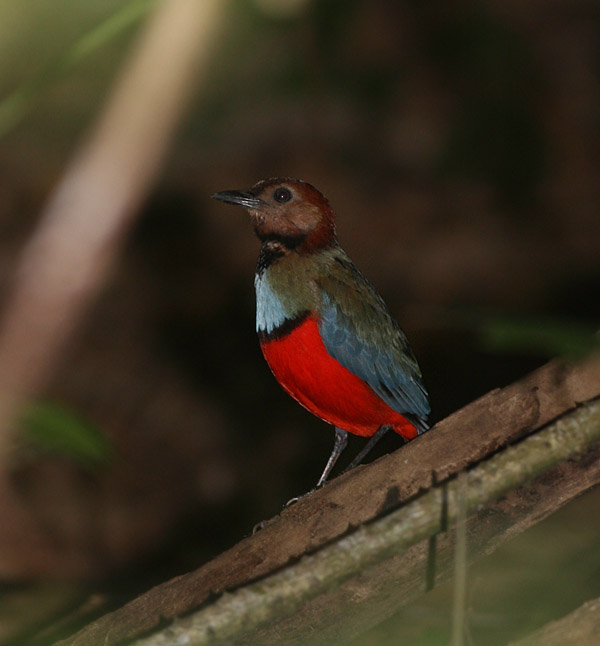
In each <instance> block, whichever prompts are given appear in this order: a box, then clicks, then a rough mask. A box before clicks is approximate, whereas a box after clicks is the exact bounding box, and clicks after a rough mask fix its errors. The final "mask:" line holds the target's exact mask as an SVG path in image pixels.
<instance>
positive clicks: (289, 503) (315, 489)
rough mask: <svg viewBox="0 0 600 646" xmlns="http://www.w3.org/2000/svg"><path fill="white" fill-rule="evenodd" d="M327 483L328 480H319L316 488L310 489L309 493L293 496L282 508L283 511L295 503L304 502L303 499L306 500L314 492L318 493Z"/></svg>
mask: <svg viewBox="0 0 600 646" xmlns="http://www.w3.org/2000/svg"><path fill="white" fill-rule="evenodd" d="M328 483H329V481H328V480H323V481H321V480H319V482H318V483H317V486H316V487H314V488H313V489H311V490H310V491H307V492H306V493H303V494H302V495H301V496H295V497H294V498H290V499H289V500H288V501H287V502H286V503H285V505H284V506H283V509H287V508H288V507H291V506H292V505H295V504H296V503H297V502H300V501H301V500H304V498H308V497H309V496H310V495H311V494H313V493H315V491H318V490H319V489H322V488H323V487H324V486H325V485H326V484H328Z"/></svg>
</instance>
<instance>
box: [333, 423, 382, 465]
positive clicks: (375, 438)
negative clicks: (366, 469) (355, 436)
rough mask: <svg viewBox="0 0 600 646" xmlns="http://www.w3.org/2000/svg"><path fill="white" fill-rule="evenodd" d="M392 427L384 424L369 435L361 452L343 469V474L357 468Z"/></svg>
mask: <svg viewBox="0 0 600 646" xmlns="http://www.w3.org/2000/svg"><path fill="white" fill-rule="evenodd" d="M391 428H392V427H391V426H389V425H388V424H384V425H383V426H380V427H379V428H378V429H377V431H376V432H375V434H374V435H371V438H370V439H369V441H368V442H367V443H366V444H365V446H364V447H363V449H362V451H361V452H360V453H359V454H358V455H357V456H356V457H355V458H354V460H352V462H350V464H349V465H348V466H347V467H346V468H345V469H344V471H343V473H346V471H350V469H354V467H357V466H358V465H359V464H360V463H361V462H362V461H363V460H364V459H365V458H366V457H367V454H368V453H369V451H370V450H371V449H372V448H373V447H374V446H375V445H376V444H377V442H379V440H380V439H381V438H382V437H383V436H384V435H385V434H386V433H387V432H388V431H389V430H390V429H391Z"/></svg>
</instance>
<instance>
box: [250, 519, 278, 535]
mask: <svg viewBox="0 0 600 646" xmlns="http://www.w3.org/2000/svg"><path fill="white" fill-rule="evenodd" d="M279 518H280V516H279V514H277V515H276V516H273V518H267V520H261V521H260V523H256V525H254V527H253V528H252V534H256V533H258V532H260V530H261V529H264V528H265V527H267V526H268V525H270V524H271V523H272V522H274V521H276V520H279Z"/></svg>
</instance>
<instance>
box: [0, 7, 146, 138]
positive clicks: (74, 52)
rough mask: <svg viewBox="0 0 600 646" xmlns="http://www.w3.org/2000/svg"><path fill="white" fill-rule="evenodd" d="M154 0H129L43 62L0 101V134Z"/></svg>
mask: <svg viewBox="0 0 600 646" xmlns="http://www.w3.org/2000/svg"><path fill="white" fill-rule="evenodd" d="M155 1H156V0H130V1H129V2H127V3H125V5H124V6H123V7H121V8H120V9H119V10H117V11H115V13H114V14H112V15H110V16H109V17H108V18H107V19H106V20H104V21H103V22H101V23H100V24H99V25H98V26H96V27H94V28H92V29H90V30H89V31H88V32H86V33H84V34H83V35H82V36H81V37H80V38H79V39H78V40H76V41H75V42H74V43H73V44H72V45H71V47H69V48H68V49H67V50H66V51H64V52H62V53H61V54H60V55H59V56H58V57H57V58H56V59H54V60H51V61H50V62H49V63H46V64H43V65H42V69H41V70H40V71H38V72H37V73H36V74H35V75H34V76H33V78H31V79H30V80H27V81H24V82H23V83H22V84H21V85H20V86H19V87H18V88H17V89H16V90H15V91H14V92H12V93H11V94H9V95H8V96H6V97H4V98H3V99H2V100H1V101H0V137H3V136H4V135H5V134H6V133H7V132H9V131H10V130H12V129H13V128H14V127H15V126H16V125H17V124H18V123H19V122H20V121H21V120H22V119H23V118H24V117H25V116H26V115H27V114H28V113H29V111H30V110H31V109H32V107H33V106H34V104H35V102H36V101H37V100H39V98H40V97H41V95H42V94H43V93H44V92H45V91H46V90H47V89H48V88H50V87H51V86H52V85H53V84H54V83H55V82H56V81H58V80H59V79H60V78H61V77H62V76H64V75H65V74H68V73H69V72H70V71H71V69H72V68H74V67H75V66H76V65H77V64H78V63H79V62H81V61H82V60H83V59H84V58H86V57H87V56H89V55H90V54H91V53H93V52H95V51H96V50H97V49H100V48H101V47H104V46H106V45H107V44H108V43H110V42H111V41H112V40H113V39H114V38H115V36H117V35H119V34H120V33H121V32H122V31H123V30H125V29H127V28H128V27H129V26H130V25H132V24H134V23H136V22H137V21H138V20H139V19H140V18H141V17H142V16H143V15H145V13H146V12H147V11H148V9H149V8H150V7H151V6H152V4H154V2H155Z"/></svg>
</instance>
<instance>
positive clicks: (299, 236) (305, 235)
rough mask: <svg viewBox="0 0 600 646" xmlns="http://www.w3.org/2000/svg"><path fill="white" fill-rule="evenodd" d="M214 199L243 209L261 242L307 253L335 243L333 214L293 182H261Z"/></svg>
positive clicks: (314, 194) (310, 188) (312, 192)
mask: <svg viewBox="0 0 600 646" xmlns="http://www.w3.org/2000/svg"><path fill="white" fill-rule="evenodd" d="M212 197H213V198H214V199H215V200H220V201H221V202H226V203H227V204H236V205H238V206H243V207H244V208H245V209H246V210H247V211H248V213H249V214H250V219H251V220H252V224H253V226H254V230H255V232H256V235H257V236H258V237H259V238H260V239H261V241H262V242H263V243H265V242H269V241H275V242H277V243H279V244H281V245H283V246H284V247H285V248H287V249H288V250H295V251H297V252H299V253H310V252H313V251H318V250H320V249H326V248H328V247H331V246H333V245H335V244H337V240H336V234H335V214H334V212H333V209H332V208H331V206H330V205H329V202H328V201H327V199H326V198H325V196H324V195H323V194H322V193H321V192H320V191H318V190H317V189H316V188H315V187H314V186H311V185H310V184H307V183H306V182H302V181H300V180H297V179H291V178H288V177H277V178H272V179H265V180H262V181H260V182H258V183H257V184H255V185H254V186H253V187H252V188H251V189H249V190H247V191H223V192H222V193H215V195H213V196H212Z"/></svg>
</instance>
